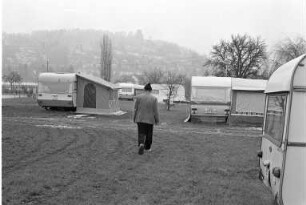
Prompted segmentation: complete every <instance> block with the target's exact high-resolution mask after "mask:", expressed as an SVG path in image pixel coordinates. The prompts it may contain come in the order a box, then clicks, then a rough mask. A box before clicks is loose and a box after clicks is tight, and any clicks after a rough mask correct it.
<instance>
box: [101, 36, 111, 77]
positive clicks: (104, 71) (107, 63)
mask: <svg viewBox="0 0 306 205" xmlns="http://www.w3.org/2000/svg"><path fill="white" fill-rule="evenodd" d="M100 48H101V62H100V63H101V73H100V75H101V78H103V79H104V80H106V81H111V77H112V76H111V75H112V60H113V55H112V41H111V39H110V37H109V36H108V35H106V34H104V35H103V39H102V42H101V43H100Z"/></svg>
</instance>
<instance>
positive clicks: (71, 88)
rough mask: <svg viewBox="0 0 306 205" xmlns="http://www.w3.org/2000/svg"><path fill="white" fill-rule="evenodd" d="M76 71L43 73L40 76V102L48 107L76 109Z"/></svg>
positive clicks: (38, 98)
mask: <svg viewBox="0 0 306 205" xmlns="http://www.w3.org/2000/svg"><path fill="white" fill-rule="evenodd" d="M76 91H77V79H76V74H75V73H41V74H40V75H39V77H38V93H37V102H38V104H39V105H40V106H41V107H43V108H46V109H49V108H70V109H72V110H75V109H76Z"/></svg>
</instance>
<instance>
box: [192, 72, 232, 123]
mask: <svg viewBox="0 0 306 205" xmlns="http://www.w3.org/2000/svg"><path fill="white" fill-rule="evenodd" d="M231 84H232V81H231V78H230V77H211V76H208V77H203V76H192V78H191V99H190V120H191V121H193V120H200V121H207V122H227V118H228V116H229V111H230V105H231Z"/></svg>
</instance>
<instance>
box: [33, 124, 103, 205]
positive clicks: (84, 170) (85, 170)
mask: <svg viewBox="0 0 306 205" xmlns="http://www.w3.org/2000/svg"><path fill="white" fill-rule="evenodd" d="M78 134H79V135H82V136H84V134H85V137H88V138H89V140H88V142H87V143H85V144H81V145H79V146H76V147H74V148H71V149H67V151H82V153H83V154H84V156H82V159H81V161H80V163H79V164H78V165H77V167H76V168H75V169H76V170H78V171H79V172H76V176H72V178H71V179H69V180H68V181H67V182H66V183H64V184H62V185H61V186H60V187H57V190H56V191H54V192H53V193H50V194H46V195H44V199H43V200H40V201H39V202H40V203H42V202H48V201H49V200H50V199H53V198H56V197H58V196H60V195H61V194H63V193H66V192H67V191H68V190H69V189H70V187H71V186H73V185H74V184H76V183H77V182H78V181H79V180H81V179H82V178H83V177H84V176H85V175H86V176H87V175H89V174H90V173H91V172H93V169H92V167H91V166H92V165H91V164H90V162H91V160H90V159H91V158H92V155H93V154H94V152H93V150H92V147H93V145H94V143H95V142H96V141H97V135H98V133H97V131H93V130H86V129H83V130H82V131H81V132H79V133H78ZM84 149H88V150H87V152H85V151H84Z"/></svg>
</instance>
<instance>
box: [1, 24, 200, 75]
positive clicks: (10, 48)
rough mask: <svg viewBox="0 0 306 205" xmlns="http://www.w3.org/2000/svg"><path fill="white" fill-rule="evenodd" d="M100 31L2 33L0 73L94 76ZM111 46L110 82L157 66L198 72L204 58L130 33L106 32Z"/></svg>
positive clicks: (165, 68)
mask: <svg viewBox="0 0 306 205" xmlns="http://www.w3.org/2000/svg"><path fill="white" fill-rule="evenodd" d="M103 33H105V32H103V31H101V30H100V31H98V30H79V29H75V30H53V31H35V32H32V33H30V34H8V33H3V34H2V44H3V45H2V46H3V56H2V57H3V61H2V68H3V73H4V74H6V73H8V72H10V71H12V70H17V71H18V72H19V73H20V74H21V75H22V77H23V80H24V81H33V80H35V79H36V78H37V75H38V73H40V72H45V71H46V70H47V58H48V59H49V60H48V68H49V71H59V72H79V71H80V72H85V73H88V74H93V75H99V72H100V71H99V69H100V65H99V62H100V40H101V38H102V36H103ZM107 33H108V35H109V36H110V37H111V39H112V46H113V64H112V66H113V67H112V68H113V76H114V77H113V79H112V80H113V81H115V80H116V78H118V77H119V76H122V75H137V74H141V73H142V72H143V71H145V70H149V69H153V68H160V69H162V70H169V69H170V70H176V71H177V72H180V73H184V74H186V75H195V74H202V73H203V72H204V71H203V67H202V65H203V63H204V62H205V57H204V56H200V55H199V54H197V53H196V52H194V51H191V50H190V49H186V48H183V47H180V46H178V45H176V44H174V43H169V42H164V41H157V40H148V39H144V37H143V35H142V32H141V30H137V31H136V32H130V33H126V32H115V33H111V32H107Z"/></svg>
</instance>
